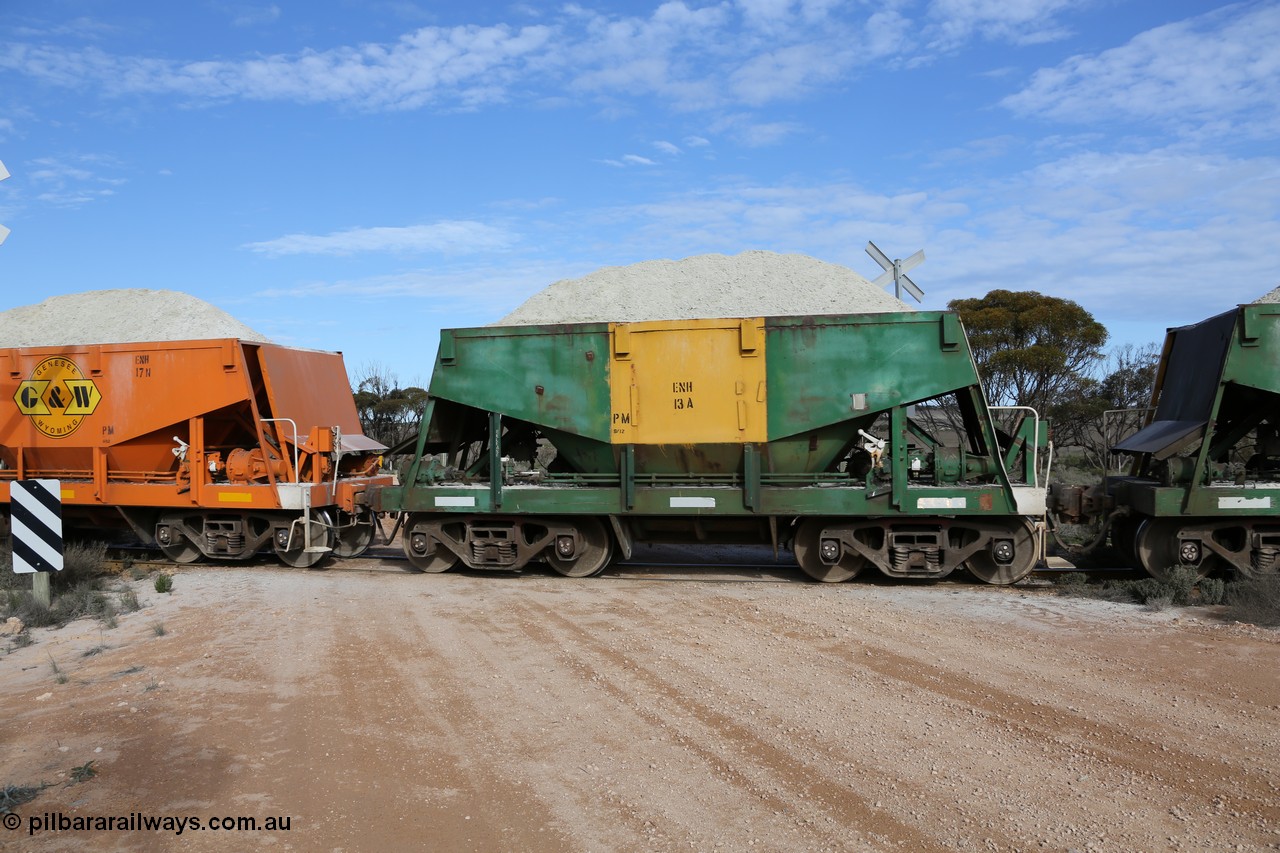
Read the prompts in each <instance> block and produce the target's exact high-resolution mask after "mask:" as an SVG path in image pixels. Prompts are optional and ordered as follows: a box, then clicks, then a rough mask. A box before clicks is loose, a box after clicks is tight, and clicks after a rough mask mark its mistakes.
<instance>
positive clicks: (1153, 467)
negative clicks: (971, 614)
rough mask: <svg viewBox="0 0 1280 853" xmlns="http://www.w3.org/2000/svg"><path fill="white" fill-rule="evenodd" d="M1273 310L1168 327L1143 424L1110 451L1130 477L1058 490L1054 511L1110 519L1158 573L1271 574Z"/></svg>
mask: <svg viewBox="0 0 1280 853" xmlns="http://www.w3.org/2000/svg"><path fill="white" fill-rule="evenodd" d="M1278 353H1280V305H1275V304H1257V305H1241V306H1239V307H1237V308H1234V309H1232V310H1230V311H1227V312H1225V313H1223V314H1219V315H1218V316H1216V317H1210V318H1209V319H1207V320H1204V321H1202V322H1199V323H1196V324H1193V325H1190V326H1182V327H1179V328H1175V329H1170V330H1169V332H1168V334H1167V335H1166V337H1165V344H1164V351H1163V353H1162V354H1161V357H1160V363H1159V367H1158V368H1157V374H1156V382H1155V390H1154V394H1153V399H1152V404H1151V410H1150V412H1149V413H1148V416H1147V423H1146V425H1145V426H1144V427H1143V428H1142V429H1141V430H1139V431H1138V432H1137V433H1135V434H1133V435H1131V436H1129V437H1128V438H1126V439H1124V440H1123V441H1121V442H1120V443H1119V444H1117V445H1116V446H1115V447H1114V448H1113V451H1114V452H1118V453H1126V454H1131V455H1132V456H1133V464H1132V467H1131V468H1130V472H1129V474H1127V475H1125V476H1116V477H1108V478H1107V479H1106V480H1105V482H1104V483H1103V485H1102V487H1101V488H1094V489H1082V488H1079V487H1067V488H1058V487H1055V489H1054V491H1053V494H1052V496H1051V501H1052V504H1053V507H1052V508H1053V512H1054V514H1055V516H1057V517H1059V518H1063V519H1066V520H1076V519H1080V518H1085V517H1088V516H1100V515H1104V514H1105V515H1107V516H1108V517H1109V521H1110V535H1111V541H1112V544H1113V545H1115V546H1116V547H1117V548H1118V549H1119V551H1120V552H1121V553H1122V554H1125V555H1126V558H1127V559H1128V560H1129V561H1130V562H1131V563H1132V565H1133V566H1134V567H1141V568H1143V569H1145V570H1146V571H1147V572H1148V573H1149V574H1151V575H1152V576H1154V577H1157V578H1165V577H1167V576H1168V573H1169V572H1170V571H1171V570H1173V569H1174V568H1177V567H1190V568H1192V569H1194V570H1195V571H1196V572H1197V573H1198V574H1200V575H1201V576H1204V575H1207V574H1209V573H1210V572H1213V571H1214V570H1215V569H1227V570H1229V571H1231V572H1233V573H1236V574H1238V575H1241V576H1244V577H1255V576H1258V575H1260V574H1266V573H1272V572H1275V571H1276V566H1277V559H1278V558H1280V371H1277V362H1276V358H1277V354H1278Z"/></svg>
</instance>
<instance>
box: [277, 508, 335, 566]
mask: <svg viewBox="0 0 1280 853" xmlns="http://www.w3.org/2000/svg"><path fill="white" fill-rule="evenodd" d="M304 523H305V524H306V526H307V528H309V532H310V538H311V547H310V548H308V547H307V545H306V542H307V533H308V531H307V530H304V529H303V524H304ZM274 543H275V549H276V556H277V557H279V558H280V561H281V562H282V563H284V564H285V565H287V566H293V567H294V568H295V569H309V568H311V567H312V566H314V565H316V564H317V563H319V562H320V561H321V560H323V559H325V558H326V557H328V556H329V555H330V554H331V553H333V530H332V525H330V524H327V523H326V519H324V518H323V517H320V516H317V515H312V516H310V517H309V518H308V519H307V520H306V522H302V520H301V519H298V520H297V521H295V522H294V523H293V524H291V525H289V526H288V527H281V528H280V529H278V530H277V531H276V533H275V537H274Z"/></svg>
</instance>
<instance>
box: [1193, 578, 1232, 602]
mask: <svg viewBox="0 0 1280 853" xmlns="http://www.w3.org/2000/svg"><path fill="white" fill-rule="evenodd" d="M1197 586H1198V588H1199V590H1200V603H1201V604H1221V603H1222V599H1223V597H1224V596H1225V595H1226V591H1227V582H1226V581H1224V580H1222V579H1220V578H1202V579H1201V580H1200V583H1199V584H1198V585H1197Z"/></svg>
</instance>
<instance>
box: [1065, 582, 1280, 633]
mask: <svg viewBox="0 0 1280 853" xmlns="http://www.w3.org/2000/svg"><path fill="white" fill-rule="evenodd" d="M1054 584H1055V586H1056V587H1057V591H1058V594H1059V595H1068V596H1073V597H1076V598H1093V599H1098V600H1102V601H1115V602H1118V603H1121V604H1140V605H1143V606H1145V607H1146V608H1147V609H1149V610H1164V609H1166V608H1168V607H1193V606H1215V605H1225V609H1224V610H1223V614H1222V615H1223V616H1225V617H1226V618H1227V619H1231V620H1234V621H1237V622H1250V623H1253V624H1255V625H1262V626H1265V627H1280V576H1273V577H1267V578H1263V579H1260V580H1241V581H1233V582H1230V583H1228V582H1226V581H1223V580H1221V579H1220V578H1214V577H1208V578H1199V577H1197V575H1196V572H1195V571H1194V570H1192V569H1187V568H1181V567H1177V568H1174V569H1172V570H1171V571H1170V572H1169V576H1168V578H1166V579H1165V580H1157V579H1155V578H1140V579H1136V580H1104V581H1101V582H1094V581H1092V580H1090V578H1089V576H1088V575H1086V574H1084V573H1083V572H1070V573H1068V574H1064V575H1062V576H1061V577H1059V578H1057V579H1056V580H1055V581H1054Z"/></svg>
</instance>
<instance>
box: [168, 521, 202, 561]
mask: <svg viewBox="0 0 1280 853" xmlns="http://www.w3.org/2000/svg"><path fill="white" fill-rule="evenodd" d="M156 545H158V546H159V547H160V550H161V552H163V553H164V555H165V556H166V557H168V558H169V559H170V560H172V561H173V562H175V563H194V562H197V561H198V560H200V559H202V558H203V557H204V552H202V551H201V550H200V548H199V547H197V545H196V543H194V542H192V541H191V540H190V539H188V538H187V537H186V535H185V534H183V533H182V532H181V531H180V530H179V529H178V524H177V523H173V522H168V521H166V522H163V523H161V525H160V526H159V527H158V528H157V529H156Z"/></svg>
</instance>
